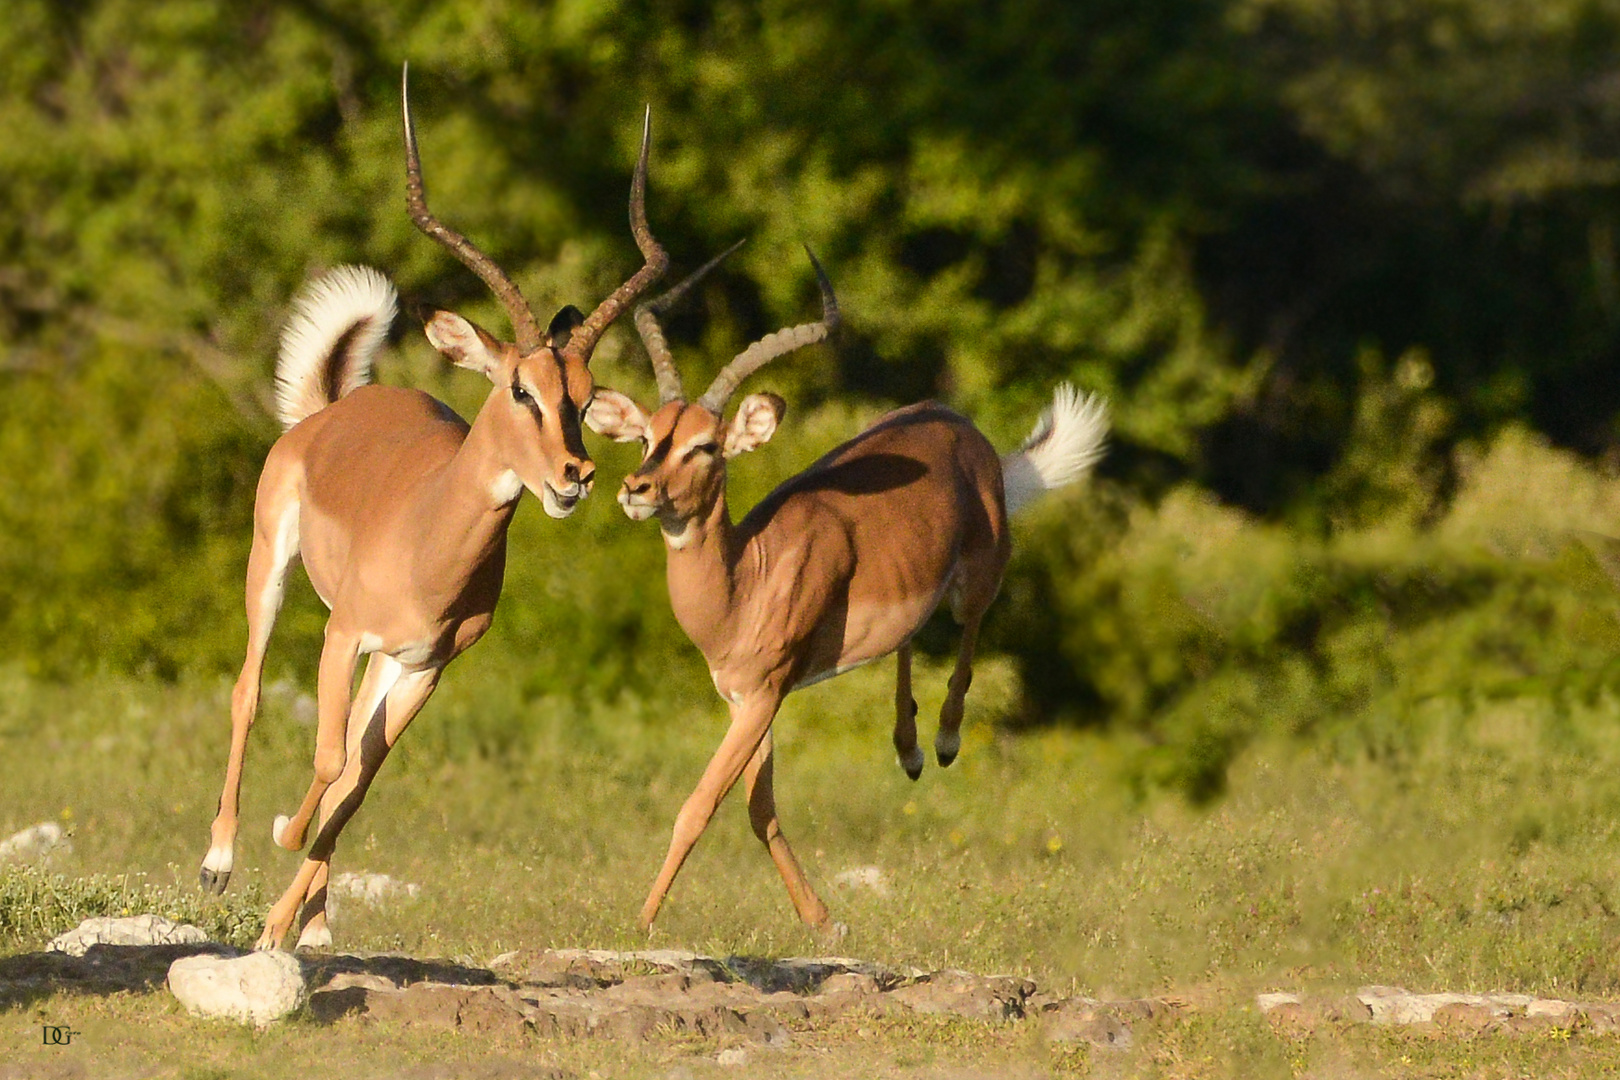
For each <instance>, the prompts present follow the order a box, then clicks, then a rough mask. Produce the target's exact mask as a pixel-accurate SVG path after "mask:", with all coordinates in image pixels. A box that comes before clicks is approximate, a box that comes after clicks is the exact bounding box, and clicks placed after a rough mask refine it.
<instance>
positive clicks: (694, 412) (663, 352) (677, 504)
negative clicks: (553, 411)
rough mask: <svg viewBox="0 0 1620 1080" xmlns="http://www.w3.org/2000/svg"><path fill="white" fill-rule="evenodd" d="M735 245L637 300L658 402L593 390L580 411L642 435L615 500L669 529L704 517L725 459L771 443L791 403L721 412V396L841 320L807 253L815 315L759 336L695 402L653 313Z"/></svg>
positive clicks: (610, 429)
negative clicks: (637, 461) (815, 289)
mask: <svg viewBox="0 0 1620 1080" xmlns="http://www.w3.org/2000/svg"><path fill="white" fill-rule="evenodd" d="M735 250H736V247H735V246H734V247H732V248H731V249H730V250H729V251H726V252H724V253H722V254H721V255H719V256H717V257H716V258H714V259H711V260H710V261H709V262H708V263H706V264H705V265H704V266H702V267H700V268H699V269H698V270H697V271H696V272H695V273H693V274H692V276H690V277H689V278H687V279H686V280H685V281H683V282H681V283H680V284H679V285H677V286H676V287H675V288H673V289H671V290H670V291H669V292H668V293H666V294H664V295H663V296H661V297H659V298H658V299H657V300H654V301H651V302H649V303H646V304H643V305H641V306H640V307H639V308H637V309H636V328H637V329H638V330H640V331H641V337H642V341H643V342H644V343H645V344H646V346H647V353H648V355H649V356H650V357H651V358H652V363H653V371H654V373H655V374H656V375H657V377H658V390H659V396H660V397H661V398H662V402H661V404H660V405H659V407H658V409H657V410H656V411H654V412H652V413H651V414H649V413H648V412H647V411H646V410H645V409H643V408H642V407H641V406H639V405H637V404H636V403H635V402H634V401H633V400H631V399H630V398H629V397H627V396H626V395H624V394H621V393H619V392H618V391H617V390H608V389H599V390H597V391H596V394H595V396H594V397H593V398H592V400H591V405H590V408H589V410H588V411H587V412H586V416H585V423H586V424H587V425H588V426H589V427H590V429H591V430H592V431H595V432H597V433H598V434H601V435H606V436H607V437H609V438H611V439H613V440H614V441H616V442H629V441H632V440H637V439H639V440H640V441H641V444H642V458H641V466H640V468H638V469H636V471H635V472H633V473H631V474H630V475H629V476H627V477H625V479H624V486H623V487H621V488H620V489H619V505H620V506H622V507H624V512H625V513H626V514H628V515H629V516H630V517H631V519H633V520H635V521H645V520H646V519H648V518H650V517H654V516H657V517H658V519H659V521H660V522H661V523H662V524H663V526H664V531H665V532H666V533H668V534H670V535H671V536H675V535H678V534H679V533H680V532H681V531H682V528H683V526H684V523H685V522H687V521H690V520H692V519H693V518H701V517H705V516H707V514H708V513H709V512H710V511H711V510H712V509H713V508H714V505H715V503H716V502H717V501H719V499H720V498H721V497H722V496H723V495H724V493H725V489H726V461H727V460H728V459H730V458H734V457H736V456H737V455H738V454H746V453H747V452H748V451H750V450H753V449H756V448H757V447H760V446H763V445H765V444H766V443H767V442H769V441H770V439H771V436H772V435H774V434H776V426H777V424H778V423H780V422H781V419H782V415H783V413H785V412H786V411H787V403H786V402H784V401H783V400H782V399H781V398H780V397H777V396H776V395H775V394H749V395H748V396H747V397H745V398H743V400H742V402H741V403H740V404H739V405H738V406H737V411H736V412H735V413H733V414H732V416H731V419H730V420H726V419H724V416H725V410H726V403H727V402H728V401H729V400H730V398H731V395H732V393H733V392H734V391H735V390H736V389H737V386H738V385H739V384H740V383H741V382H742V381H743V380H744V379H746V378H747V377H748V376H749V375H751V374H753V373H754V372H755V371H757V370H758V369H759V368H761V367H763V366H764V365H765V364H767V363H769V362H770V361H772V360H774V359H776V358H777V357H779V356H785V355H786V354H788V353H790V352H792V351H794V350H795V349H799V348H803V347H804V346H806V345H811V344H814V343H815V342H818V341H820V340H822V339H823V338H825V337H826V336H827V335H828V334H830V333H831V332H832V331H833V330H834V329H836V328H837V326H838V301H837V298H836V297H835V296H834V295H833V290H832V284H831V282H829V281H828V280H827V275H826V273H825V272H823V270H822V269H821V264H820V263H819V262H816V257H815V255H813V254H812V255H810V262H811V264H812V265H813V266H814V267H815V270H816V280H817V282H818V283H819V284H820V286H821V307H822V317H821V320H820V321H819V322H814V323H806V324H804V325H802V326H795V327H791V328H789V329H785V330H779V331H777V332H776V333H774V334H769V335H767V336H766V337H764V338H761V339H760V340H759V341H756V342H755V343H754V344H752V345H750V346H749V347H748V348H747V349H745V350H744V351H743V352H741V353H739V354H738V355H737V356H736V357H735V358H733V360H732V361H731V363H729V364H727V365H726V367H725V369H724V370H722V371H721V372H720V374H719V375H717V376H715V379H714V382H713V383H711V384H710V386H709V389H708V390H706V391H705V392H704V394H703V396H702V397H701V398H699V399H698V401H697V403H696V404H689V403H688V402H687V401H686V394H685V392H684V390H683V389H682V387H681V379H680V375H679V374H678V373H677V372H676V370H675V365H674V361H673V359H672V357H671V356H670V352H669V346H668V344H667V343H666V342H665V341H664V336H663V333H662V331H661V330H660V328H659V326H658V316H659V315H660V314H662V313H663V312H664V311H667V310H668V309H669V307H670V306H671V305H672V304H674V303H675V302H676V301H677V300H679V299H680V298H681V297H682V296H683V295H684V294H685V293H686V291H687V290H688V289H690V288H691V287H692V285H694V284H695V283H696V282H697V281H699V280H700V279H701V278H702V277H703V276H704V275H705V274H707V273H708V272H709V271H710V270H712V269H713V268H714V267H715V266H716V265H718V264H719V262H720V260H721V259H723V258H725V257H726V255H729V254H731V252H732V251H735ZM806 251H807V252H808V249H806Z"/></svg>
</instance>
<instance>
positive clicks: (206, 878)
mask: <svg viewBox="0 0 1620 1080" xmlns="http://www.w3.org/2000/svg"><path fill="white" fill-rule="evenodd" d="M230 880H231V872H230V871H229V870H227V871H225V872H224V873H222V874H220V873H215V872H214V871H212V870H210V869H208V867H206V866H205V867H203V868H202V870H200V871H199V872H198V873H197V883H198V884H199V885H201V886H202V890H203V892H206V893H213V894H214V895H215V896H220V895H222V894H223V893H224V892H225V885H226V883H228V882H229V881H230Z"/></svg>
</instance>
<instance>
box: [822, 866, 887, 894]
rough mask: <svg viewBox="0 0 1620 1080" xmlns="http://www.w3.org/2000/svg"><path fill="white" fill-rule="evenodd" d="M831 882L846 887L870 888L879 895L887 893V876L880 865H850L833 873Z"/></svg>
mask: <svg viewBox="0 0 1620 1080" xmlns="http://www.w3.org/2000/svg"><path fill="white" fill-rule="evenodd" d="M833 884H834V885H842V886H844V887H845V888H848V889H871V890H872V891H873V892H874V893H876V894H877V895H879V896H888V895H889V877H888V875H887V874H885V873H884V872H883V868H882V867H881V866H852V867H850V868H849V869H848V870H844V871H841V872H840V873H837V874H834V875H833Z"/></svg>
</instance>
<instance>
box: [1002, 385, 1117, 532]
mask: <svg viewBox="0 0 1620 1080" xmlns="http://www.w3.org/2000/svg"><path fill="white" fill-rule="evenodd" d="M1107 438H1108V403H1107V402H1106V401H1104V400H1103V399H1102V398H1101V397H1099V396H1097V395H1096V394H1082V393H1080V392H1079V391H1078V390H1076V389H1075V388H1074V387H1073V386H1072V385H1071V384H1069V383H1063V384H1061V385H1060V386H1059V387H1058V388H1057V390H1056V391H1055V392H1053V394H1052V405H1051V407H1050V408H1048V409H1046V410H1045V411H1044V412H1042V413H1041V417H1040V419H1039V420H1037V421H1035V429H1034V430H1033V431H1031V432H1030V433H1029V438H1027V439H1025V440H1024V445H1023V446H1020V447H1019V448H1018V449H1017V450H1015V451H1014V452H1013V453H1011V454H1003V455H1002V457H1001V479H1002V487H1003V488H1004V489H1005V491H1006V496H1007V514H1008V515H1009V516H1011V515H1012V514H1015V513H1017V512H1018V511H1019V510H1020V509H1022V508H1023V507H1025V506H1028V505H1029V504H1030V503H1032V502H1034V501H1035V500H1036V499H1037V498H1039V497H1040V496H1041V495H1043V494H1044V493H1046V492H1048V491H1055V490H1056V489H1058V488H1060V487H1066V486H1068V485H1069V484H1072V483H1074V482H1075V481H1076V480H1079V479H1080V478H1081V477H1082V476H1084V475H1085V474H1086V473H1087V472H1089V471H1090V470H1091V467H1092V466H1093V465H1095V464H1097V462H1098V461H1100V460H1102V456H1103V451H1104V450H1105V449H1106V448H1107V447H1106V445H1105V443H1106V440H1107Z"/></svg>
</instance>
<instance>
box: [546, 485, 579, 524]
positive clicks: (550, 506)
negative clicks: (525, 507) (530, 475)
mask: <svg viewBox="0 0 1620 1080" xmlns="http://www.w3.org/2000/svg"><path fill="white" fill-rule="evenodd" d="M586 490H587V489H586V488H585V487H584V486H582V485H580V484H575V485H574V486H573V490H572V491H570V492H569V493H568V494H566V495H565V494H563V493H562V492H560V491H558V490H557V489H556V488H554V487H552V486H551V482H550V481H549V480H548V481H545V482H544V483H542V484H541V485H540V505H541V506H542V507H544V508H545V511H546V513H547V514H549V515H550V516H552V517H554V518H565V517H567V516H568V515H569V514H572V513H573V512H574V508H575V507H576V506H578V505H579V501H580V500H581V499H583V498H584V497H585V493H586Z"/></svg>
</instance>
